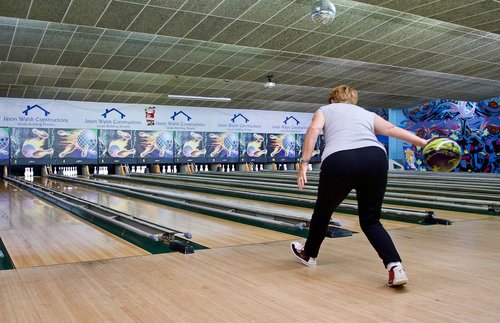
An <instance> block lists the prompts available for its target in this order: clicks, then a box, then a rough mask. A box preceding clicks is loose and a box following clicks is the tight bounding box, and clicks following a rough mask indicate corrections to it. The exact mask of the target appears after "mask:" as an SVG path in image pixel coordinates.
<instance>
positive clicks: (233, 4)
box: [183, 0, 258, 18]
mask: <svg viewBox="0 0 500 323" xmlns="http://www.w3.org/2000/svg"><path fill="white" fill-rule="evenodd" d="M257 2H258V0H224V1H223V2H222V3H221V4H220V5H219V6H218V7H217V8H216V9H215V10H214V11H213V12H212V14H213V15H215V16H222V17H230V18H238V17H239V16H241V15H242V14H243V13H244V12H246V11H247V10H248V9H249V8H250V7H251V6H253V5H254V4H255V3H257ZM183 9H184V8H183Z"/></svg>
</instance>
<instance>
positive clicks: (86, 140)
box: [76, 130, 97, 149]
mask: <svg viewBox="0 0 500 323" xmlns="http://www.w3.org/2000/svg"><path fill="white" fill-rule="evenodd" d="M76 141H77V144H78V147H80V148H82V149H94V148H95V147H96V146H97V136H96V133H95V132H94V131H92V130H82V132H80V134H79V135H78V137H77V138H76Z"/></svg>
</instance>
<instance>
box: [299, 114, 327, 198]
mask: <svg viewBox="0 0 500 323" xmlns="http://www.w3.org/2000/svg"><path fill="white" fill-rule="evenodd" d="M324 126H325V117H324V116H323V113H322V112H321V111H316V113H314V116H313V118H312V120H311V124H310V125H309V128H307V132H306V137H305V138H304V143H303V145H302V156H301V158H300V164H299V165H300V166H299V169H298V171H297V186H298V188H299V189H303V188H304V185H305V184H307V175H306V173H307V165H308V164H309V160H310V159H311V156H312V152H313V150H314V146H315V145H316V141H317V140H318V135H319V133H320V131H321V130H322V129H323V127H324Z"/></svg>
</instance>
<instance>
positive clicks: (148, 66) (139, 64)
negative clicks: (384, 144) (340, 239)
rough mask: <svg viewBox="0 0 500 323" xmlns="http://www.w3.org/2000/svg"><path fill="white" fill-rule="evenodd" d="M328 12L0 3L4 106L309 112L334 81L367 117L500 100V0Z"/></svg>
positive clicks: (216, 1) (222, 5)
mask: <svg viewBox="0 0 500 323" xmlns="http://www.w3.org/2000/svg"><path fill="white" fill-rule="evenodd" d="M333 2H334V4H335V6H336V8H337V17H336V18H335V20H334V22H333V24H331V25H328V26H317V25H315V24H314V23H313V22H312V21H311V19H310V9H311V5H312V0H295V1H293V0H187V1H185V0H126V1H125V0H124V1H119V0H50V1H47V0H2V1H1V8H0V97H14V98H38V99H58V100H77V101H93V102H120V103H121V102H126V103H141V104H142V103H143V104H155V105H184V106H205V107H218V108H238V109H262V110H285V111H302V112H312V111H315V110H316V109H317V108H318V107H319V106H320V105H322V104H323V103H325V100H326V98H327V96H328V93H329V89H330V88H331V87H333V86H335V85H339V84H350V85H352V86H354V87H356V88H357V89H358V90H359V92H360V101H359V105H362V106H364V107H367V108H408V107H413V106H416V105H419V104H422V103H425V102H428V101H431V100H435V99H455V100H469V101H477V100H481V99H488V98H491V97H494V96H498V95H500V79H499V75H500V50H499V49H500V1H498V0H437V1H436V0H364V1H349V0H333ZM268 74H273V75H274V80H275V82H276V83H277V86H276V87H275V88H272V89H268V88H265V87H264V86H263V85H264V83H265V82H266V81H267V77H266V76H267V75H268ZM167 94H183V95H201V96H215V97H229V98H231V99H232V101H231V102H230V103H221V102H207V101H185V100H183V101H179V100H172V99H168V97H167Z"/></svg>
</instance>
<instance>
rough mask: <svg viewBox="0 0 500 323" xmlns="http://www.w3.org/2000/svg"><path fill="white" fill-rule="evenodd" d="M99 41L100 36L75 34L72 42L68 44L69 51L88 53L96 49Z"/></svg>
mask: <svg viewBox="0 0 500 323" xmlns="http://www.w3.org/2000/svg"><path fill="white" fill-rule="evenodd" d="M98 39H99V36H98V35H93V34H82V33H75V34H74V35H73V38H71V41H70V42H69V43H68V47H66V49H67V50H74V51H79V52H88V51H89V50H90V49H92V47H94V45H95V43H96V41H97V40H98Z"/></svg>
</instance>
